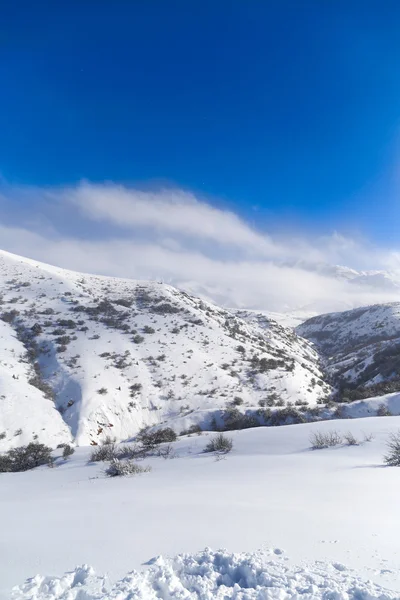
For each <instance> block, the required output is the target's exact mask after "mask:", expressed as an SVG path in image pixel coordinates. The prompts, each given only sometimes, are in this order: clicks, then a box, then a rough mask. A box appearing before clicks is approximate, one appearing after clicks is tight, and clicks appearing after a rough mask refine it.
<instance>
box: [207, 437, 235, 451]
mask: <svg viewBox="0 0 400 600" xmlns="http://www.w3.org/2000/svg"><path fill="white" fill-rule="evenodd" d="M232 448H233V442H232V440H231V439H230V438H228V437H226V436H225V435H224V434H223V433H218V435H216V436H214V437H213V438H212V439H211V440H210V441H209V442H208V444H207V446H206V447H205V448H204V452H218V453H220V454H227V453H228V452H230V451H231V450H232Z"/></svg>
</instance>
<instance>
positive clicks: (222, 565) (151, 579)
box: [13, 548, 398, 600]
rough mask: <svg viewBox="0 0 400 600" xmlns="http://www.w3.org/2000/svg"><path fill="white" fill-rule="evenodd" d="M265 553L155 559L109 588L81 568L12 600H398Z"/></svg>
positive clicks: (321, 567) (34, 582)
mask: <svg viewBox="0 0 400 600" xmlns="http://www.w3.org/2000/svg"><path fill="white" fill-rule="evenodd" d="M274 553H276V554H278V555H280V554H281V553H282V551H281V550H279V549H277V550H274V551H270V552H265V551H263V552H255V553H240V554H229V553H228V552H226V551H224V550H221V551H219V552H213V551H212V550H211V549H208V548H207V549H206V550H204V551H203V552H200V553H198V554H181V555H178V556H176V557H175V558H172V559H164V558H163V557H158V558H157V559H154V561H152V562H153V564H152V566H151V567H150V568H149V569H148V570H147V571H143V572H138V571H132V572H131V573H129V574H128V575H127V576H126V577H124V578H123V579H122V580H120V581H118V582H117V583H116V584H115V585H113V586H110V587H109V586H108V585H107V580H106V578H105V577H101V576H98V575H96V574H95V573H94V571H93V569H91V568H90V567H88V566H86V565H84V566H82V567H79V568H77V569H75V570H74V571H72V572H70V573H66V574H65V575H64V576H62V577H60V578H58V577H42V576H39V575H37V576H36V577H34V578H32V579H29V580H28V581H27V582H26V583H25V584H23V585H21V586H19V587H17V588H15V590H14V592H13V599H14V600H28V599H29V600H106V599H107V600H112V599H114V600H128V599H129V600H131V599H133V598H135V599H136V600H141V599H143V600H157V599H163V600H173V599H181V600H183V599H185V600H190V599H193V600H211V599H215V600H218V599H220V600H228V599H229V598H235V599H236V600H252V599H257V600H270V599H271V600H300V599H304V600H318V599H324V600H374V599H377V600H378V599H379V600H389V599H394V598H396V597H397V598H398V596H397V595H395V594H394V593H393V592H390V591H388V590H384V589H383V588H381V587H380V586H377V585H375V584H373V583H371V582H365V581H361V580H360V579H359V578H358V577H356V576H355V575H354V574H353V573H351V572H350V571H348V570H347V569H346V567H345V566H344V565H342V564H340V563H325V564H324V563H317V564H314V565H312V566H310V567H288V566H286V564H285V561H284V560H283V559H282V558H281V559H280V560H279V559H278V560H271V554H274Z"/></svg>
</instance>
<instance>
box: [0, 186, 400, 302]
mask: <svg viewBox="0 0 400 600" xmlns="http://www.w3.org/2000/svg"><path fill="white" fill-rule="evenodd" d="M40 199H45V202H42V201H41V200H40ZM13 201H14V196H13V197H12V199H11V203H10V202H9V205H8V213H9V214H8V220H10V215H11V216H12V214H11V213H12V202H13ZM3 204H4V202H3ZM5 204H7V202H5ZM31 205H32V206H31V211H30V212H28V213H27V214H26V215H25V216H24V218H23V219H22V221H21V222H20V223H19V225H18V226H17V225H15V224H14V225H12V224H7V225H5V224H3V225H0V247H1V248H3V249H4V250H8V251H11V252H14V253H16V254H21V255H24V256H28V257H31V258H35V259H37V260H41V261H43V262H48V263H51V264H56V265H59V266H62V267H64V268H69V269H73V270H78V271H83V272H89V273H90V272H92V273H98V274H104V275H115V276H119V277H130V278H136V279H158V280H163V281H165V282H166V283H172V284H174V285H178V286H180V287H184V288H186V289H189V290H192V291H194V292H195V293H199V294H202V295H205V296H208V297H209V298H211V299H214V300H215V301H216V302H220V303H223V304H225V305H231V306H241V307H243V306H247V307H252V308H259V309H266V310H274V311H283V310H289V309H299V308H301V307H307V309H310V310H316V311H327V310H340V309H344V308H351V307H353V306H357V305H361V304H369V303H373V302H382V301H392V300H400V293H399V292H397V291H396V290H395V289H391V283H390V282H389V284H390V285H389V284H388V282H387V281H385V285H386V288H384V287H383V286H380V282H379V280H377V281H375V283H374V285H375V286H378V287H368V286H366V285H365V282H364V284H363V285H357V284H356V285H354V284H353V285H349V283H348V282H347V281H346V280H345V277H353V276H354V273H351V272H350V271H344V272H343V271H342V272H339V271H337V270H336V269H334V268H332V267H330V266H329V265H332V264H338V263H339V264H347V265H349V266H356V267H360V266H362V267H363V268H365V267H366V266H370V267H372V268H380V267H387V268H389V267H390V268H391V269H392V270H395V271H396V272H398V271H399V264H400V260H399V257H400V253H399V252H395V251H393V252H387V251H383V250H378V249H376V248H374V247H371V246H370V245H368V244H367V243H366V242H362V241H359V240H355V239H351V238H346V237H344V236H342V235H340V234H337V233H334V234H332V235H331V236H325V237H318V238H315V239H309V238H308V239H307V238H305V237H301V236H300V235H298V236H297V237H293V236H291V237H286V238H284V237H280V238H277V237H273V236H271V235H267V234H265V233H263V232H261V231H256V230H254V229H253V228H251V227H250V226H248V225H247V224H246V223H245V222H244V221H243V220H241V219H240V218H239V217H238V216H237V215H235V214H233V213H232V212H229V211H224V210H221V209H218V208H215V207H213V206H210V205H209V204H207V203H205V202H204V201H200V200H198V199H196V198H195V197H194V196H193V195H192V194H188V193H187V192H181V191H179V190H178V191H161V192H158V193H157V192H143V191H138V190H133V189H128V188H123V187H121V186H114V185H106V186H101V185H90V184H87V183H85V184H82V185H80V186H77V187H75V188H68V189H63V190H51V191H49V190H34V194H33V196H32V202H31ZM39 205H40V211H41V213H42V214H43V215H44V216H45V217H46V229H45V230H43V231H42V230H41V227H40V223H39V221H38V220H37V219H33V218H32V217H33V216H34V215H35V214H36V213H37V211H38V207H39ZM10 209H11V210H10ZM58 209H59V211H60V214H61V218H59V219H58V220H57V214H58V213H57V210H58ZM3 212H4V211H3ZM66 221H68V222H66ZM49 223H50V224H49ZM82 228H83V229H84V231H86V232H87V235H86V236H83V235H82ZM78 229H79V231H78ZM60 231H62V232H63V233H62V234H61V233H60Z"/></svg>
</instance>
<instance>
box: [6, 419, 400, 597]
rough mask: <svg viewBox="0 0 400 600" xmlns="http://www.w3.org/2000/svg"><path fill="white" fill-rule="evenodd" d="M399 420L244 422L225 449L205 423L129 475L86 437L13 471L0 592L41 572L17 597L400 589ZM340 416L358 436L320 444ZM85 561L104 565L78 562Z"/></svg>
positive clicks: (341, 425) (352, 593)
mask: <svg viewBox="0 0 400 600" xmlns="http://www.w3.org/2000/svg"><path fill="white" fill-rule="evenodd" d="M399 428H400V417H387V418H374V417H373V418H369V419H354V420H340V421H335V422H327V421H325V422H321V423H309V424H302V425H290V426H288V427H269V428H258V429H249V430H247V431H239V432H232V433H231V434H229V435H230V437H231V438H232V440H233V450H232V452H231V453H230V454H228V455H227V456H225V458H224V459H222V460H216V458H215V456H212V455H209V454H204V453H203V449H204V447H205V446H206V444H207V442H208V441H209V439H210V437H212V436H213V435H214V434H211V433H203V434H201V435H195V436H190V437H189V436H187V437H185V438H182V439H180V440H179V441H177V442H175V443H174V444H173V447H174V456H175V458H174V459H173V460H164V459H162V458H156V457H154V458H148V459H145V461H144V462H143V463H141V464H145V465H150V466H151V467H152V471H151V472H149V473H143V474H142V475H137V476H133V477H125V478H114V479H109V478H107V477H105V476H104V464H103V465H102V464H101V463H89V464H88V458H89V454H90V449H87V448H78V449H77V450H76V452H75V454H74V455H73V456H72V457H71V458H70V459H69V460H68V461H63V460H62V459H60V458H58V459H57V464H58V466H57V468H54V469H48V468H47V467H40V468H38V469H35V470H33V471H30V472H26V473H5V474H2V475H1V476H0V478H1V486H2V487H1V489H2V492H1V495H0V509H1V518H2V528H1V536H0V552H1V551H2V552H1V555H2V569H1V572H2V577H1V578H0V597H1V598H2V600H3V598H4V600H9V598H10V590H11V588H12V586H14V585H20V584H23V582H24V581H25V580H26V579H28V578H32V577H34V576H35V575H36V574H37V573H38V574H40V576H38V577H35V578H34V579H33V580H31V581H30V583H27V584H26V585H25V586H24V587H23V588H19V590H18V591H16V593H15V596H14V598H15V599H16V600H22V599H25V600H27V599H28V598H29V600H32V599H34V600H56V599H57V600H60V599H62V600H67V598H68V599H69V600H72V599H76V600H78V599H79V600H81V599H82V600H83V598H85V600H93V599H96V600H106V599H111V598H114V599H115V600H117V598H118V599H119V600H128V599H132V600H134V599H136V598H137V599H138V600H139V599H141V600H142V599H145V600H150V599H152V600H156V599H163V600H166V599H168V600H172V599H175V598H176V599H178V598H179V599H183V598H185V599H188V600H189V599H190V600H191V599H195V600H211V599H212V598H221V600H222V599H225V598H235V599H236V600H239V599H240V600H244V599H245V598H246V599H252V598H254V599H255V598H257V599H261V598H262V599H268V600H270V599H273V600H277V599H278V598H279V599H282V600H302V599H303V598H304V600H319V599H324V600H328V599H330V600H331V599H332V600H333V599H335V600H376V599H378V598H379V599H380V600H388V599H389V598H392V599H394V598H399V592H400V583H399V577H398V566H399V565H398V563H399V544H398V531H399V528H400V513H399V510H398V491H399V469H398V468H390V467H387V468H385V467H384V466H383V455H384V453H385V451H386V441H387V439H388V436H389V434H390V432H395V431H397V430H398V429H399ZM331 430H335V431H337V432H339V433H343V434H346V432H349V431H350V432H351V433H352V434H353V435H354V436H355V438H356V439H357V440H358V441H359V444H358V445H354V446H348V445H347V444H346V443H342V444H340V445H338V446H336V447H332V448H328V449H325V450H311V448H310V436H311V435H312V434H313V433H315V432H329V431H331ZM366 440H370V441H366ZM60 452H61V451H58V454H57V452H56V453H55V454H56V456H60ZM28 496H29V510H27V497H28ZM206 547H211V548H212V549H213V551H214V552H212V551H211V550H209V551H206V552H202V551H203V550H204V548H206ZM219 548H226V549H227V550H226V551H223V552H220V553H217V552H215V551H217V550H218V549H219ZM258 550H260V552H257V551H258ZM181 553H185V554H186V556H185V557H181V558H176V559H169V558H168V557H174V556H176V555H177V554H181ZM232 553H234V554H232ZM236 553H238V554H236ZM247 553H248V554H247ZM160 555H162V557H163V558H162V557H160ZM315 561H317V563H315ZM85 563H86V564H89V565H91V566H92V567H93V569H94V570H95V572H96V573H97V574H98V576H95V575H90V570H89V569H88V568H84V569H77V570H76V571H75V567H77V566H79V565H83V564H85ZM199 563H200V565H199ZM146 565H147V566H146ZM132 569H135V570H136V573H133V574H131V575H129V576H127V577H126V578H125V576H126V574H127V573H128V572H130V571H132ZM66 571H70V572H72V574H70V575H66V576H65V577H63V578H62V579H61V580H60V579H59V578H61V576H62V575H63V574H64V573H65V572H66ZM103 575H106V577H105V579H103V577H100V576H103ZM198 575H202V577H198ZM196 576H197V577H196ZM121 578H124V580H123V581H120V580H121ZM117 581H119V583H116V582H117ZM80 584H81V585H80ZM223 584H224V585H223ZM376 585H381V586H383V587H384V588H389V589H390V590H392V591H391V592H384V590H381V589H378V588H377V587H375V586H376ZM81 586H82V587H81ZM257 586H260V587H257ZM23 590H25V591H23ZM95 590H96V591H95ZM107 590H113V592H110V591H107ZM200 592H201V593H200ZM218 594H219V595H218Z"/></svg>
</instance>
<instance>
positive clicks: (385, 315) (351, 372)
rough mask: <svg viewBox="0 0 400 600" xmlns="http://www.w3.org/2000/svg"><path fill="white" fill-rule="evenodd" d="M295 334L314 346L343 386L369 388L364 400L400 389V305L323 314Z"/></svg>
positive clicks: (299, 328) (327, 367)
mask: <svg viewBox="0 0 400 600" xmlns="http://www.w3.org/2000/svg"><path fill="white" fill-rule="evenodd" d="M296 331H297V333H298V334H299V335H302V336H304V337H306V338H307V339H308V340H310V341H312V342H313V343H314V344H315V346H316V348H318V349H319V351H320V352H321V353H322V354H323V356H324V357H325V361H324V362H325V367H326V370H327V372H328V374H329V375H330V376H331V377H332V378H333V379H335V380H336V382H337V383H340V384H341V386H342V387H344V388H348V390H350V391H351V390H354V389H355V388H360V387H361V388H368V389H369V390H370V392H368V390H366V391H365V394H366V396H365V397H367V396H368V395H369V396H374V395H376V396H378V395H380V394H383V393H385V392H389V391H397V390H400V303H391V304H378V305H375V306H367V307H364V308H358V309H354V310H350V311H346V312H342V313H332V314H328V315H320V316H317V317H314V318H312V319H309V320H308V321H306V322H305V323H303V324H301V325H300V326H298V327H297V329H296ZM361 393H363V392H361ZM347 395H348V396H349V397H350V398H353V399H355V398H356V397H357V395H355V393H353V395H352V394H351V393H350V394H347ZM358 397H360V398H361V397H363V396H362V395H359V396H358Z"/></svg>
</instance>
